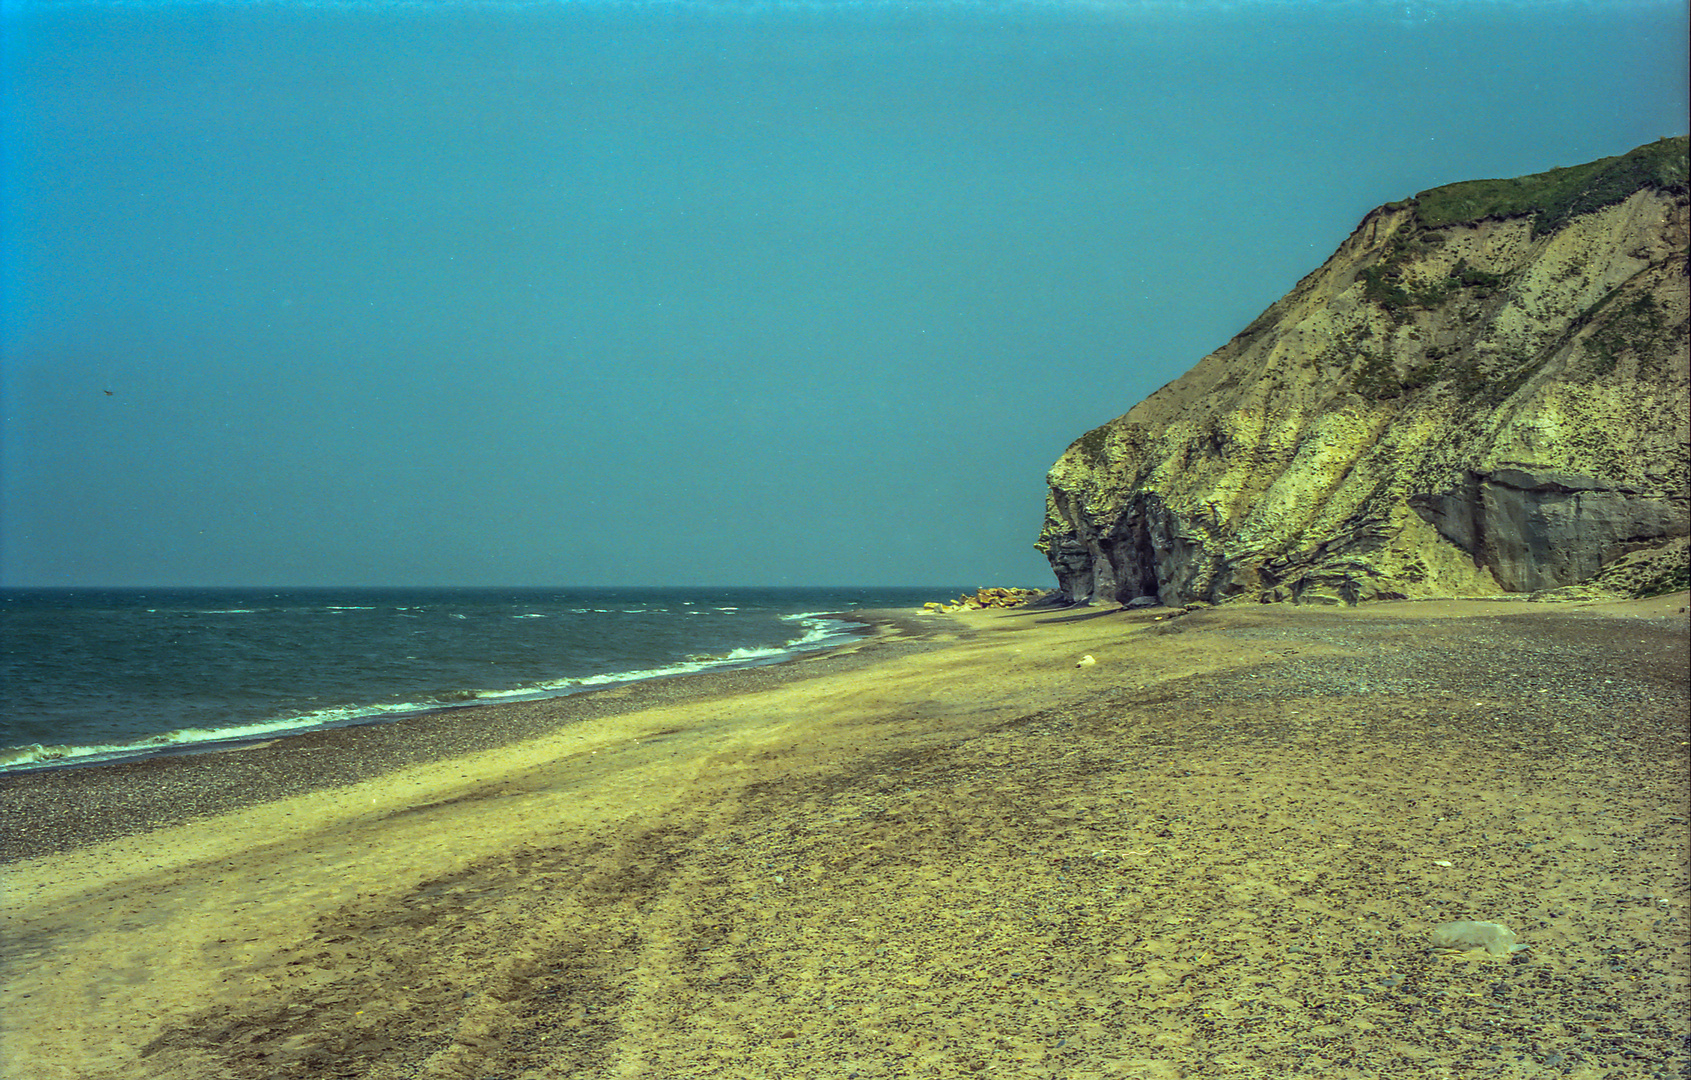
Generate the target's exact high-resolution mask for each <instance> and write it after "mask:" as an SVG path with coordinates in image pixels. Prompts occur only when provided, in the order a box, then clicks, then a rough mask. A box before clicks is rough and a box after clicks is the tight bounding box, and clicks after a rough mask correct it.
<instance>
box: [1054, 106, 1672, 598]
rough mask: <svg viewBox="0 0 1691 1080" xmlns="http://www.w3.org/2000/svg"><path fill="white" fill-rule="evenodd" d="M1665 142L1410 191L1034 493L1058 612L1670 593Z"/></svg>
mask: <svg viewBox="0 0 1691 1080" xmlns="http://www.w3.org/2000/svg"><path fill="white" fill-rule="evenodd" d="M1686 149H1687V146H1686V139H1685V138H1683V137H1681V138H1677V139H1664V140H1662V141H1660V142H1656V143H1651V144H1650V145H1648V146H1644V147H1640V148H1639V149H1637V150H1635V151H1633V152H1632V153H1630V154H1627V155H1624V156H1622V157H1617V158H1606V159H1604V160H1602V161H1598V162H1593V163H1591V164H1589V165H1583V166H1578V167H1575V168H1570V169H1557V170H1553V171H1551V172H1549V173H1542V174H1538V175H1536V176H1529V177H1521V178H1519V179H1516V180H1504V181H1473V182H1469V183H1463V184H1453V185H1450V186H1448V187H1444V188H1435V189H1433V190H1432V191H1427V192H1422V193H1421V194H1420V195H1418V196H1416V197H1415V198H1414V199H1411V200H1408V201H1405V202H1401V203H1392V204H1388V205H1386V206H1383V207H1381V208H1380V209H1378V210H1375V211H1374V212H1373V213H1371V214H1369V215H1368V216H1367V217H1366V218H1364V219H1363V221H1362V223H1361V224H1360V225H1359V226H1357V228H1356V231H1355V232H1353V233H1352V234H1351V236H1350V238H1349V239H1347V240H1346V241H1345V242H1344V244H1343V245H1341V246H1340V248H1339V250H1338V251H1337V252H1335V253H1334V254H1333V256H1332V257H1331V258H1329V259H1328V260H1327V262H1326V263H1325V264H1324V265H1323V266H1322V267H1321V268H1320V269H1319V270H1316V271H1315V272H1314V273H1312V274H1310V275H1309V276H1308V277H1306V278H1304V280H1302V281H1301V282H1299V283H1298V285H1297V287H1296V288H1294V289H1293V290H1292V292H1291V293H1289V294H1288V295H1287V296H1286V297H1285V298H1283V299H1282V300H1280V301H1279V302H1278V303H1276V304H1275V305H1274V306H1273V307H1271V308H1269V309H1268V310H1267V311H1266V312H1264V313H1263V314H1262V315H1261V316H1259V317H1258V318H1257V319H1256V321H1255V322H1253V323H1252V324H1251V325H1250V326H1249V327H1247V328H1246V329H1245V330H1244V331H1243V332H1242V333H1240V334H1239V335H1238V336H1237V337H1235V338H1234V339H1233V340H1232V341H1230V342H1228V343H1227V344H1226V345H1224V346H1223V347H1222V348H1220V349H1218V350H1216V351H1215V352H1214V353H1212V354H1210V355H1209V356H1207V357H1205V358H1204V359H1203V360H1202V361H1200V362H1199V363H1198V365H1197V367H1195V368H1193V369H1192V370H1191V371H1189V372H1188V373H1187V374H1186V375H1184V376H1182V377H1181V378H1179V379H1177V380H1175V381H1174V382H1172V383H1170V384H1168V385H1167V386H1165V387H1163V388H1162V389H1161V390H1158V391H1157V392H1156V393H1154V394H1152V395H1151V396H1150V397H1149V398H1148V399H1146V400H1145V401H1143V402H1141V403H1140V404H1139V405H1138V406H1136V407H1135V408H1134V409H1133V410H1132V411H1131V412H1129V413H1128V414H1127V415H1125V416H1122V417H1119V418H1117V419H1115V420H1112V421H1111V422H1109V423H1107V424H1105V425H1103V426H1102V427H1099V428H1097V429H1095V430H1093V431H1090V432H1087V433H1086V434H1085V435H1083V436H1081V437H1080V438H1079V439H1078V440H1076V441H1075V443H1074V444H1073V445H1071V446H1070V447H1069V448H1068V450H1067V451H1066V452H1065V453H1064V454H1063V456H1062V458H1061V459H1059V460H1058V461H1057V463H1056V465H1055V466H1053V467H1052V469H1051V472H1050V474H1049V477H1048V481H1049V484H1050V495H1049V498H1048V499H1047V505H1046V520H1045V527H1044V530H1043V531H1042V532H1041V534H1040V538H1039V542H1038V545H1037V546H1038V548H1039V550H1041V551H1043V552H1044V553H1045V555H1046V557H1047V558H1048V559H1049V560H1050V562H1051V566H1052V569H1053V570H1054V571H1055V572H1056V575H1057V581H1058V587H1059V589H1060V591H1061V592H1062V594H1063V595H1064V597H1065V598H1067V599H1068V600H1071V601H1076V602H1085V601H1090V600H1093V599H1097V600H1101V601H1104V600H1113V601H1117V602H1120V603H1128V602H1130V601H1132V600H1134V599H1136V598H1139V597H1156V598H1158V599H1159V600H1160V601H1161V602H1163V603H1165V604H1171V605H1173V604H1182V603H1186V602H1190V601H1195V600H1202V601H1211V602H1215V601H1222V600H1228V599H1232V598H1237V597H1249V598H1255V599H1260V600H1264V601H1275V600H1290V601H1301V602H1309V601H1318V602H1329V603H1331V602H1351V603H1354V602H1356V601H1359V600H1366V599H1370V598H1383V597H1421V596H1452V595H1465V596H1475V595H1487V594H1496V593H1505V592H1512V593H1530V594H1534V595H1539V596H1544V595H1562V596H1567V595H1637V594H1641V593H1647V592H1653V591H1656V592H1659V591H1666V590H1667V589H1669V588H1673V587H1677V588H1684V587H1685V580H1686V568H1687V563H1688V555H1687V540H1686V537H1687V532H1688V524H1691V514H1688V502H1687V497H1688V495H1691V476H1688V472H1691V370H1688V369H1691V361H1688V337H1687V309H1688V307H1691V296H1688V293H1691V289H1688V281H1687V269H1686V259H1687V254H1688V249H1687V235H1688V224H1691V221H1688V213H1687V206H1688V198H1687V184H1686V172H1687V169H1686Z"/></svg>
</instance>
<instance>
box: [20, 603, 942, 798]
mask: <svg viewBox="0 0 1691 1080" xmlns="http://www.w3.org/2000/svg"><path fill="white" fill-rule="evenodd" d="M958 591H959V590H957V589H956V588H949V589H947V588H933V589H418V588H408V589H397V588H390V589H133V590H88V589H82V590H52V589H24V590H17V589H14V590H6V591H4V592H0V702H3V709H0V770H5V771H16V770H20V769H33V768H43V767H59V766H66V765H87V764H97V763H101V762H108V761H113V760H121V759H125V758H133V757H137V756H146V755H149V754H155V753H160V752H180V751H183V750H189V749H192V748H194V747H196V746H208V745H213V744H220V743H223V742H228V741H233V740H241V739H254V738H264V737H269V736H273V735H277V734H285V733H293V732H300V731H307V730H312V729H315V728H323V727H334V726H341V725H347V724H365V723H381V722H403V719H404V717H405V716H407V715H408V714H415V713H417V712H419V711H423V710H430V709H436V708H440V707H450V706H463V705H471V704H476V703H491V702H498V701H510V700H516V699H524V698H539V697H547V696H554V695H561V694H570V693H579V692H581V691H585V690H591V689H594V688H599V687H604V686H609V685H614V684H619V683H626V682H632V681H636V680H640V679H652V678H663V677H667V676H673V675H682V674H687V673H690V672H698V671H708V670H712V669H721V668H728V667H735V666H745V665H752V664H767V663H775V662H779V661H781V660H784V659H787V658H790V657H792V656H794V655H797V654H799V653H802V652H806V651H811V650H816V649H823V648H827V647H829V646H831V645H837V644H841V643H843V642H846V641H849V640H851V639H852V638H853V637H855V636H858V635H860V634H861V633H862V632H863V628H862V626H861V624H858V623H853V622H850V621H846V620H842V619H839V618H833V617H831V616H834V615H838V614H841V613H845V612H849V611H853V610H857V609H859V608H866V607H873V608H882V607H894V608H897V607H917V606H920V605H921V604H922V603H924V602H926V601H928V600H936V599H947V598H949V597H951V596H955V595H956V594H957V592H958ZM463 722H464V723H467V724H469V723H474V722H475V712H474V710H466V711H465V712H464V713H463Z"/></svg>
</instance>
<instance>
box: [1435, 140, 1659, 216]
mask: <svg viewBox="0 0 1691 1080" xmlns="http://www.w3.org/2000/svg"><path fill="white" fill-rule="evenodd" d="M1686 157H1687V139H1686V136H1684V135H1680V136H1677V137H1675V138H1671V139H1658V140H1657V141H1656V142H1653V143H1648V144H1646V145H1644V146H1640V147H1639V148H1638V149H1636V150H1634V151H1632V152H1631V153H1629V154H1622V155H1621V156H1619V157H1608V158H1601V159H1599V160H1597V161H1593V162H1590V163H1588V164H1585V165H1574V166H1571V167H1569V168H1566V169H1551V170H1550V171H1549V172H1542V173H1534V174H1532V175H1531V176H1518V177H1516V178H1515V179H1513V180H1467V181H1464V182H1462V183H1460V184H1446V185H1445V186H1444V187H1436V188H1432V189H1431V190H1428V191H1423V192H1421V193H1420V194H1419V195H1417V196H1415V210H1416V215H1417V216H1418V217H1419V218H1420V219H1421V223H1422V224H1423V225H1427V226H1429V227H1433V228H1436V227H1438V226H1440V225H1453V224H1455V223H1457V222H1459V221H1477V220H1479V219H1480V218H1488V217H1495V218H1508V217H1524V216H1526V215H1528V214H1532V215H1535V217H1534V220H1533V233H1534V234H1535V235H1543V234H1544V233H1547V232H1551V231H1553V230H1555V229H1557V228H1559V227H1560V226H1561V225H1562V224H1563V223H1564V222H1566V221H1567V220H1568V219H1569V218H1572V217H1574V216H1575V215H1578V214H1589V213H1591V212H1592V211H1593V210H1601V209H1603V208H1604V207H1605V206H1613V205H1614V204H1615V203H1618V202H1621V201H1623V200H1624V199H1626V197H1627V196H1629V195H1631V194H1632V193H1633V192H1635V191H1637V190H1638V189H1639V188H1644V187H1653V188H1660V189H1663V190H1667V191H1680V192H1684V191H1685V190H1686Z"/></svg>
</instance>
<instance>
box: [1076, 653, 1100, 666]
mask: <svg viewBox="0 0 1691 1080" xmlns="http://www.w3.org/2000/svg"><path fill="white" fill-rule="evenodd" d="M1097 662H1098V661H1096V660H1094V659H1092V654H1091V653H1087V654H1086V655H1085V656H1083V657H1081V658H1080V663H1078V664H1076V665H1075V667H1091V666H1092V665H1093V664H1096V663H1097Z"/></svg>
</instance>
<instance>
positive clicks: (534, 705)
mask: <svg viewBox="0 0 1691 1080" xmlns="http://www.w3.org/2000/svg"><path fill="white" fill-rule="evenodd" d="M828 617H829V618H834V619H838V620H840V621H842V622H855V623H860V624H863V625H864V626H866V627H867V628H868V630H867V632H866V633H865V634H864V635H863V636H861V637H858V638H856V639H854V640H851V641H847V642H842V643H840V644H838V645H833V646H830V647H827V648H824V649H816V650H812V651H807V652H801V653H796V654H794V655H792V656H789V657H787V658H786V659H783V660H779V661H776V662H774V663H750V664H746V665H743V666H737V667H725V668H718V669H714V670H709V671H697V672H689V673H687V674H683V675H673V676H667V677H664V678H654V679H638V680H633V681H631V682H627V683H619V684H614V685H610V686H606V687H604V688H595V689H592V690H584V691H580V692H577V693H571V694H560V695H556V696H553V697H546V698H537V699H531V700H522V701H508V702H490V703H486V704H466V705H456V706H444V707H439V708H432V709H425V710H421V711H419V712H416V713H407V714H405V715H404V716H402V717H400V718H397V719H393V720H387V719H383V720H378V721H372V722H369V723H353V724H342V725H339V726H335V727H325V728H313V729H308V730H305V731H299V732H292V733H284V734H279V735H258V736H254V737H252V738H250V739H232V740H228V741H227V742H220V743H206V744H185V745H183V746H169V747H164V748H161V749H160V750H159V751H158V752H156V753H151V754H147V755H145V756H137V757H133V758H125V759H122V760H118V761H104V762H101V761H96V762H89V763H88V764H82V765H79V764H72V763H67V764H63V765H53V766H46V767H42V768H34V769H16V770H10V771H7V772H4V773H0V866H4V865H6V864H7V863H11V862H15V861H17V860H18V859H24V858H33V857H37V856H41V855H49V854H55V853H60V852H64V851H69V850H72V849H74V848H77V847H82V846H85V845H87V844H91V843H97V842H100V841H104V840H112V839H118V838H121V837H123V836H125V835H129V834H130V833H132V832H138V831H146V830H150V829H153V828H158V827H162V826H166V825H174V824H180V823H182V822H184V821H187V820H190V819H192V818H195V817H204V816H207V815H215V814H221V813H230V812H234V811H237V810H240V809H243V808H245V807H249V806H253V805H256V804H259V803H263V802H268V801H272V800H275V799H278V798H284V797H288V796H294V795H304V794H309V793H312V792H314V791H319V790H322V789H324V788H330V787H343V786H347V785H350V784H357V783H360V782H363V781H366V780H372V779H376V778H379V777H381V776H383V775H386V774H387V773H390V772H393V771H394V770H397V769H401V768H406V767H411V766H417V765H427V764H432V763H434V762H438V761H440V760H442V759H445V758H450V757H456V756H460V755H463V754H469V753H477V752H482V751H487V750H494V749H498V748H500V747H503V746H509V745H511V744H512V743H516V742H521V741H523V740H525V739H530V738H535V737H537V736H540V735H544V734H547V733H549V732H555V731H557V730H559V729H561V728H563V727H567V726H569V725H571V724H574V723H578V722H581V721H585V720H592V719H602V718H605V717H611V716H620V715H624V714H627V713H631V712H637V711H639V710H642V709H646V708H651V707H653V706H655V705H658V704H661V703H664V702H669V701H674V700H678V699H695V698H696V699H700V700H702V699H705V698H709V697H720V696H728V695H734V694H739V693H746V692H751V691H753V690H755V689H759V688H762V687H765V686H769V685H775V684H778V683H781V682H785V681H787V680H789V679H796V678H810V677H816V676H818V675H821V674H832V673H834V672H835V671H837V670H844V669H848V668H850V667H855V666H859V665H861V663H862V662H863V659H869V658H860V659H859V660H856V661H851V662H849V663H841V664H836V665H833V666H832V667H831V668H830V670H829V671H827V672H823V671H821V670H818V669H814V668H808V667H806V666H805V665H808V664H814V663H817V662H820V661H829V660H839V661H842V662H844V661H846V660H847V658H848V657H852V656H853V655H854V654H858V653H860V652H862V651H863V650H865V649H870V650H876V651H875V652H874V653H873V654H872V656H879V655H880V651H881V650H891V651H892V652H895V653H897V652H902V651H907V650H909V649H912V648H914V647H917V646H918V645H919V643H920V642H922V641H924V640H926V639H927V638H929V637H932V636H933V631H932V628H931V627H930V626H928V625H926V624H925V622H924V618H923V616H921V615H920V614H916V613H912V612H906V611H902V610H897V609H884V610H883V609H863V610H859V611H852V612H844V613H839V614H829V616H828ZM202 747H203V748H202ZM296 755H297V757H296ZM305 755H315V756H312V757H310V759H309V760H305ZM201 759H204V760H201ZM72 803H75V804H77V805H76V809H75V810H74V811H72V812H69V813H67V812H64V811H63V810H61V811H60V812H58V813H52V812H44V808H45V807H59V808H65V807H69V806H70V805H71V804H72Z"/></svg>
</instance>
